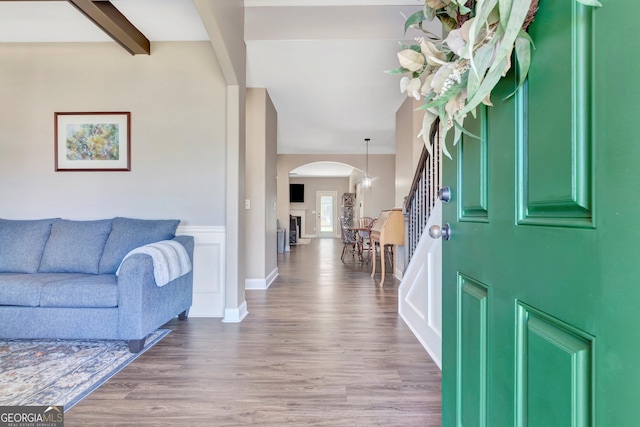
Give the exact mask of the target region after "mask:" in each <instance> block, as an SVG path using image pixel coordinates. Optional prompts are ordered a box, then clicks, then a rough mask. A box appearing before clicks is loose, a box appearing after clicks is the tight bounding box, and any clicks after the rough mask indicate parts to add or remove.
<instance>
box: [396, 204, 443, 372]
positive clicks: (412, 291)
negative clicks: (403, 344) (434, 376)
mask: <svg viewBox="0 0 640 427" xmlns="http://www.w3.org/2000/svg"><path fill="white" fill-rule="evenodd" d="M441 223H442V202H440V201H437V202H436V206H435V208H434V209H433V212H432V213H431V217H430V218H429V221H428V222H427V226H426V227H425V231H426V230H428V229H429V227H431V226H432V225H440V224H441ZM398 313H399V314H400V317H401V318H402V320H404V322H405V323H406V324H407V326H409V328H410V329H411V330H412V331H413V333H414V335H415V336H416V338H418V341H420V343H421V344H422V346H423V347H424V348H425V350H427V353H429V355H430V356H431V358H432V359H433V361H434V362H435V363H436V365H438V367H439V368H441V369H442V239H432V238H431V237H429V234H428V233H426V232H425V233H424V234H423V235H422V236H421V237H420V241H419V242H418V246H416V249H415V251H414V253H413V256H412V257H411V262H410V263H409V265H408V267H407V270H406V271H405V273H404V276H403V278H402V282H401V283H400V287H399V288H398Z"/></svg>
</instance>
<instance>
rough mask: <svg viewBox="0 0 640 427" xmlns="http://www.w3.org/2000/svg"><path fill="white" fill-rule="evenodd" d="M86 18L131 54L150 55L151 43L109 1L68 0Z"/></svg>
mask: <svg viewBox="0 0 640 427" xmlns="http://www.w3.org/2000/svg"><path fill="white" fill-rule="evenodd" d="M68 2H69V3H70V4H71V5H73V6H74V7H75V8H76V9H78V10H79V11H80V12H81V13H82V14H83V15H84V16H86V17H87V18H89V19H90V20H91V21H92V22H93V23H94V24H96V25H97V26H98V27H100V28H101V29H102V31H104V32H105V33H107V34H108V35H109V37H111V38H112V39H113V40H115V41H116V43H118V44H119V45H120V46H122V47H123V48H125V49H126V50H127V51H128V52H129V53H130V54H132V55H138V54H144V55H149V54H150V53H151V43H149V39H147V38H146V37H145V36H144V34H142V33H141V32H140V31H139V30H138V29H137V28H136V27H135V26H134V25H133V24H132V23H131V22H129V20H128V19H127V18H126V17H125V16H124V15H123V14H122V13H120V11H119V10H118V9H116V7H115V6H114V5H113V4H111V2H109V1H92V0H68Z"/></svg>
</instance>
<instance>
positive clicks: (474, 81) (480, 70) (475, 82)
mask: <svg viewBox="0 0 640 427" xmlns="http://www.w3.org/2000/svg"><path fill="white" fill-rule="evenodd" d="M492 56H493V45H491V44H486V45H484V46H482V47H481V48H480V49H478V50H477V51H476V53H475V55H474V60H475V61H474V66H475V69H472V70H470V71H469V80H468V81H467V98H469V99H471V98H473V96H474V95H475V94H476V92H477V91H478V88H479V87H480V83H482V79H483V78H484V75H485V74H486V72H487V69H489V66H490V65H491V57H492Z"/></svg>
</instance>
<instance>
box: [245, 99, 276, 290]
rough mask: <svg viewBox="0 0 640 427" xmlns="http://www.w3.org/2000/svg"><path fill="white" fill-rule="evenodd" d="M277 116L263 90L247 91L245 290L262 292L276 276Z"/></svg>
mask: <svg viewBox="0 0 640 427" xmlns="http://www.w3.org/2000/svg"><path fill="white" fill-rule="evenodd" d="M276 150H277V113H276V110H275V108H274V106H273V103H272V102H271V98H270V97H269V94H268V93H267V91H266V89H261V88H249V89H247V156H246V194H245V197H246V200H248V201H249V205H250V207H249V209H245V211H244V212H245V215H246V217H245V220H246V221H245V223H246V236H245V238H246V279H245V284H246V288H247V289H249V288H251V289H266V288H267V287H268V286H269V285H270V284H271V281H273V279H275V277H276V276H277V265H276V264H277V261H276V260H277V235H276V228H277V227H276V225H277V221H276V191H277V190H276V186H277V184H276V155H277V154H276Z"/></svg>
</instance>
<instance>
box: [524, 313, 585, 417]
mask: <svg viewBox="0 0 640 427" xmlns="http://www.w3.org/2000/svg"><path fill="white" fill-rule="evenodd" d="M517 316H518V318H517V320H518V325H517V337H516V342H517V345H516V349H517V350H516V384H517V387H516V396H517V400H516V425H517V426H518V427H525V426H526V427H547V426H550V425H558V426H572V427H574V426H575V427H586V426H590V425H593V424H592V421H593V412H594V407H593V377H594V374H595V373H594V368H595V366H594V364H593V357H592V349H593V345H594V341H595V340H594V337H592V336H590V335H589V334H586V333H584V332H582V331H579V330H576V329H575V328H572V327H571V326H569V325H567V324H565V323H563V322H561V321H559V320H558V319H554V318H552V317H550V316H547V315H545V314H544V313H541V312H539V311H537V310H535V309H533V308H531V307H527V306H526V305H522V304H518V306H517Z"/></svg>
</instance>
